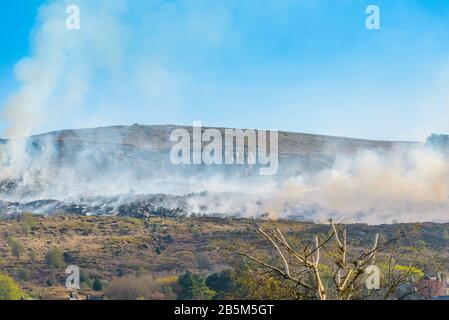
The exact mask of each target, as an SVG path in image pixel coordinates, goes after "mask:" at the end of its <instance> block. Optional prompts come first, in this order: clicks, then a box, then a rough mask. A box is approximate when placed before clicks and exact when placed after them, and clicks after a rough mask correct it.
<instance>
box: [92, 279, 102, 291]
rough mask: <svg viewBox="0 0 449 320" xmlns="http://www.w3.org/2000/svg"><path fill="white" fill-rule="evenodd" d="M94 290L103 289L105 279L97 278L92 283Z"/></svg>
mask: <svg viewBox="0 0 449 320" xmlns="http://www.w3.org/2000/svg"><path fill="white" fill-rule="evenodd" d="M92 290H94V291H102V290H103V281H101V280H100V279H98V278H97V279H95V280H94V283H93V284H92Z"/></svg>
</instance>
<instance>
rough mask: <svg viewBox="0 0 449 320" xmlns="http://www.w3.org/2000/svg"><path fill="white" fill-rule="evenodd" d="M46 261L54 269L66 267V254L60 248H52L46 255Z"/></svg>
mask: <svg viewBox="0 0 449 320" xmlns="http://www.w3.org/2000/svg"><path fill="white" fill-rule="evenodd" d="M45 262H47V265H48V266H49V267H50V268H52V269H58V268H63V267H64V255H63V252H62V251H61V250H60V249H58V248H51V249H50V250H48V252H47V254H46V255H45Z"/></svg>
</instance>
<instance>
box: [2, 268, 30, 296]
mask: <svg viewBox="0 0 449 320" xmlns="http://www.w3.org/2000/svg"><path fill="white" fill-rule="evenodd" d="M22 298H26V294H25V293H24V292H23V291H22V290H20V288H19V286H18V285H17V283H16V282H15V281H14V280H13V279H12V278H11V277H8V276H6V275H3V274H0V300H20V299H22Z"/></svg>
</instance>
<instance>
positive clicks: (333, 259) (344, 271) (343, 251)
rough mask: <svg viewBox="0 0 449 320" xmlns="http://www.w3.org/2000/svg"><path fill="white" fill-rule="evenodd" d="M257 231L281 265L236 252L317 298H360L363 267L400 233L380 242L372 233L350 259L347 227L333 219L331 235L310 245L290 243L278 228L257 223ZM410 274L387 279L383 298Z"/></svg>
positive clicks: (363, 285) (307, 295) (363, 280)
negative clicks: (370, 240) (364, 246)
mask: <svg viewBox="0 0 449 320" xmlns="http://www.w3.org/2000/svg"><path fill="white" fill-rule="evenodd" d="M257 231H258V233H260V234H261V235H262V236H263V237H264V238H265V239H266V240H268V241H269V243H270V244H271V246H272V247H273V248H274V249H275V251H276V252H277V255H278V256H279V259H280V261H281V262H282V267H278V266H276V265H274V264H272V263H267V262H265V261H263V259H261V258H258V257H256V256H254V255H251V254H248V253H246V252H241V251H239V252H238V254H240V255H242V256H244V257H246V258H248V259H250V260H252V261H253V262H256V264H258V265H260V266H263V267H264V268H267V269H268V270H269V271H270V272H271V273H272V274H275V275H277V276H278V277H279V278H280V279H281V280H282V281H284V282H289V283H290V284H292V285H293V286H294V287H296V288H298V289H297V290H298V291H300V292H301V296H302V297H305V298H311V299H320V300H327V299H340V300H348V299H354V298H357V297H358V298H360V296H361V292H363V291H366V290H367V289H366V287H365V280H366V277H367V273H366V271H367V268H368V267H369V266H371V265H373V264H374V263H375V261H376V254H377V253H378V252H380V251H383V250H385V248H387V247H388V246H390V245H391V244H392V243H395V242H397V240H398V239H399V236H395V237H394V238H393V239H391V240H389V241H387V242H385V243H384V244H382V245H381V244H380V243H379V234H375V236H374V239H373V244H372V246H371V247H370V248H369V249H367V250H366V251H364V252H362V253H361V254H359V255H358V256H357V255H355V256H354V255H353V258H352V259H351V258H350V257H349V254H348V245H347V232H346V228H345V227H341V228H337V226H336V225H335V224H334V223H333V222H331V227H330V235H328V236H327V237H326V238H325V239H321V238H320V237H319V236H316V237H315V239H314V243H313V245H304V246H303V248H301V249H299V250H298V249H296V250H295V249H294V248H293V247H292V245H291V244H290V243H289V242H288V241H287V240H286V238H285V237H284V235H283V234H282V232H281V231H280V230H279V229H276V230H273V231H264V230H262V229H261V228H260V227H259V228H257ZM326 270H327V273H326ZM329 270H331V271H330V272H329ZM409 278H410V274H404V275H402V276H401V277H400V278H399V279H395V281H390V282H389V283H388V285H387V288H388V289H387V290H386V291H385V297H384V298H388V297H389V296H390V295H391V294H392V293H394V292H395V289H396V288H397V287H398V286H400V285H401V284H403V283H404V282H405V281H407V280H408V279H409ZM355 296H357V297H355Z"/></svg>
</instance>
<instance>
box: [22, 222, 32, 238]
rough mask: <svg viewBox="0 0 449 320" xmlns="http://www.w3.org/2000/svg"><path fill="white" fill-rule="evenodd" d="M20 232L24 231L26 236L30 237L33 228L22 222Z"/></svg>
mask: <svg viewBox="0 0 449 320" xmlns="http://www.w3.org/2000/svg"><path fill="white" fill-rule="evenodd" d="M20 230H22V232H23V233H24V234H25V235H28V234H29V233H30V232H31V227H30V225H29V224H28V223H27V222H26V221H21V222H20Z"/></svg>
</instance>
